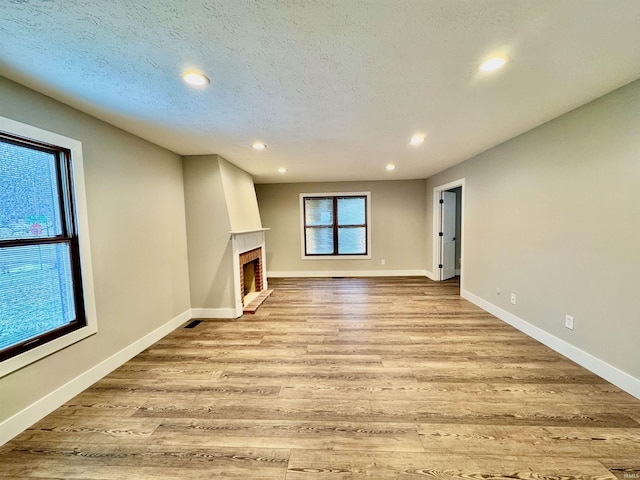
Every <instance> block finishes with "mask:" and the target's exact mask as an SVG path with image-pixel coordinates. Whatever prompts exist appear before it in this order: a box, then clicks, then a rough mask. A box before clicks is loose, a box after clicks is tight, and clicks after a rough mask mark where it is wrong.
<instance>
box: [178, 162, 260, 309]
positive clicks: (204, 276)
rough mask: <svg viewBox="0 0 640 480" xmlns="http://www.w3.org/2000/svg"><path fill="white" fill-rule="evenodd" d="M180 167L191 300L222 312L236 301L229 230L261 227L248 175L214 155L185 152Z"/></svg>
mask: <svg viewBox="0 0 640 480" xmlns="http://www.w3.org/2000/svg"><path fill="white" fill-rule="evenodd" d="M183 169H184V191H185V206H186V217H187V238H188V244H189V278H190V286H191V306H192V307H193V308H202V309H218V311H219V312H221V313H219V314H220V315H224V314H225V313H224V312H223V311H222V310H221V309H232V308H235V307H236V305H235V294H234V292H235V290H234V289H235V283H234V273H233V261H234V260H233V251H232V243H231V235H230V234H229V232H230V231H241V230H250V229H259V228H262V225H261V223H260V213H259V211H258V204H257V202H256V193H255V189H254V187H253V179H252V177H251V176H250V175H249V174H248V173H247V172H245V171H244V170H241V169H240V168H238V167H236V166H235V165H233V164H231V163H229V162H228V161H227V160H225V159H224V158H222V157H220V156H219V155H197V156H190V157H185V158H184V159H183ZM209 314H213V315H216V313H215V312H211V311H210V312H209Z"/></svg>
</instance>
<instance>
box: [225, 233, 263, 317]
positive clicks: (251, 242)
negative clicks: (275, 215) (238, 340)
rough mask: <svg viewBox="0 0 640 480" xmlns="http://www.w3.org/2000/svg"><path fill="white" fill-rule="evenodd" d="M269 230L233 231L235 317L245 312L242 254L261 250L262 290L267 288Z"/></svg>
mask: <svg viewBox="0 0 640 480" xmlns="http://www.w3.org/2000/svg"><path fill="white" fill-rule="evenodd" d="M267 230H269V229H268V228H257V229H255V230H242V231H231V232H229V233H230V234H231V244H232V248H233V284H234V285H235V287H234V291H235V301H234V305H235V315H236V318H237V317H241V316H242V310H243V304H242V300H243V292H242V291H241V288H240V254H241V253H244V252H248V251H249V250H254V249H256V248H260V249H261V252H262V258H261V259H260V261H261V262H262V288H263V290H264V289H266V288H267V268H266V266H267V263H266V258H265V255H266V248H265V232H266V231H267Z"/></svg>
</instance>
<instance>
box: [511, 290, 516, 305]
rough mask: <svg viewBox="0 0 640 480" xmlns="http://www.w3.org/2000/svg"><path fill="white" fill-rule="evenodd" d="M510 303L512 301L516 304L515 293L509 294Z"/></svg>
mask: <svg viewBox="0 0 640 480" xmlns="http://www.w3.org/2000/svg"><path fill="white" fill-rule="evenodd" d="M511 303H513V304H514V305H515V304H516V294H515V293H512V294H511Z"/></svg>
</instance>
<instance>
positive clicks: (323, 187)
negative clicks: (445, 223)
mask: <svg viewBox="0 0 640 480" xmlns="http://www.w3.org/2000/svg"><path fill="white" fill-rule="evenodd" d="M256 192H257V195H258V205H259V207H260V215H261V217H262V222H263V225H264V226H265V227H267V228H269V229H270V230H269V231H268V232H267V236H266V246H267V271H268V273H269V274H274V275H279V274H282V273H283V272H284V273H290V274H297V275H305V274H309V273H313V272H320V273H322V272H324V273H325V274H327V275H330V274H331V273H332V272H337V273H340V274H348V273H349V272H354V273H361V274H372V273H377V274H380V273H384V272H388V274H392V273H398V272H414V274H415V272H417V271H424V269H425V267H426V264H425V238H424V235H425V218H426V212H425V203H424V196H425V181H424V180H407V181H385V182H338V183H301V184H263V185H256ZM330 192H371V217H372V218H371V229H372V231H371V255H372V256H371V259H370V260H302V259H301V246H300V243H301V241H300V194H301V193H330ZM382 259H384V260H385V265H381V260H382Z"/></svg>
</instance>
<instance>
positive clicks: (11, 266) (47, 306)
mask: <svg viewBox="0 0 640 480" xmlns="http://www.w3.org/2000/svg"><path fill="white" fill-rule="evenodd" d="M72 187H73V186H72V174H71V155H70V152H69V151H68V150H66V149H64V148H61V147H56V146H52V145H47V144H43V143H39V142H35V141H32V140H27V139H23V138H18V137H14V136H10V135H5V134H1V133H0V360H5V359H7V358H10V357H13V356H15V355H18V354H20V353H23V352H25V351H27V350H29V349H32V348H35V347H36V346H39V345H42V344H43V343H46V342H49V341H51V340H53V339H55V338H58V337H60V336H62V335H65V334H67V333H69V332H72V331H74V330H77V329H79V328H82V327H83V326H85V325H86V321H85V316H84V308H83V298H82V289H81V284H82V282H81V279H80V261H79V246H78V238H77V232H76V227H75V217H74V204H73V199H72V191H73V188H72Z"/></svg>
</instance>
